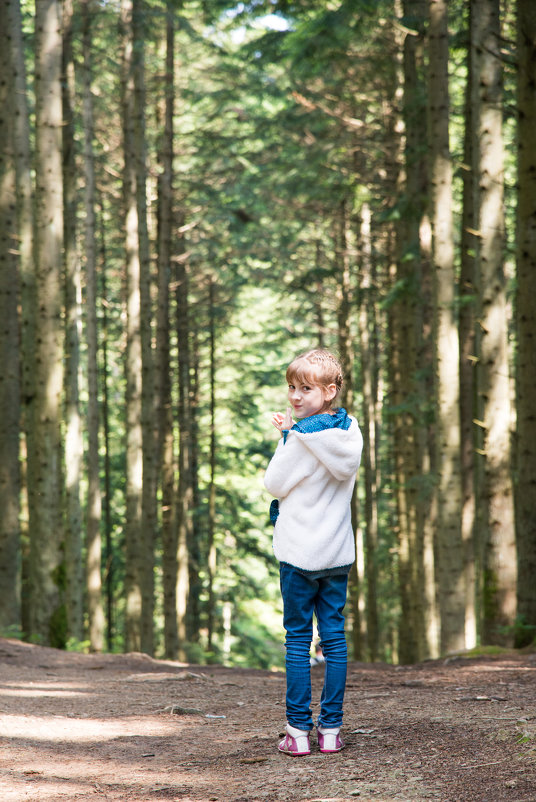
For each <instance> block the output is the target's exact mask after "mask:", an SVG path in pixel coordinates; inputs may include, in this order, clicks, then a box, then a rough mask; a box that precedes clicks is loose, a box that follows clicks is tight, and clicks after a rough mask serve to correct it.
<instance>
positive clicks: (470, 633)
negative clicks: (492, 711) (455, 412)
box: [458, 25, 477, 648]
mask: <svg viewBox="0 0 536 802" xmlns="http://www.w3.org/2000/svg"><path fill="white" fill-rule="evenodd" d="M469 27H470V25H469ZM472 70H473V64H472V57H471V47H470V42H469V39H468V41H467V73H468V77H467V83H466V89H465V114H464V119H465V133H464V157H463V167H462V179H463V209H462V230H461V238H460V239H461V245H460V252H461V253H460V278H459V291H458V295H459V298H460V303H459V307H460V312H459V323H458V330H459V342H460V346H459V347H460V459H461V471H460V476H461V482H462V521H461V535H462V543H463V552H464V557H463V572H464V582H465V643H466V647H467V648H473V647H474V646H475V645H476V643H477V610H476V561H475V559H476V552H475V543H474V535H475V527H476V521H475V516H476V504H475V498H476V481H475V450H476V447H477V442H476V437H475V435H476V432H477V428H476V426H475V424H474V420H475V418H476V404H475V391H476V382H475V359H476V358H475V353H476V352H475V303H476V296H475V251H476V242H475V234H476V225H477V224H476V221H475V180H474V179H475V174H474V170H473V165H474V160H473V155H472V153H473V137H474V134H473V123H472V120H473V112H472V99H471V86H472V79H471V74H472Z"/></svg>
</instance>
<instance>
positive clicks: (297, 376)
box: [286, 348, 343, 394]
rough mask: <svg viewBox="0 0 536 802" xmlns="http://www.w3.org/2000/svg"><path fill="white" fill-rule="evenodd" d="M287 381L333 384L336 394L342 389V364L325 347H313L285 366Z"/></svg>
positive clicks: (321, 385)
mask: <svg viewBox="0 0 536 802" xmlns="http://www.w3.org/2000/svg"><path fill="white" fill-rule="evenodd" d="M286 378H287V382H288V384H292V383H293V382H295V381H296V380H298V381H299V382H301V383H302V384H313V385H320V387H328V385H330V384H334V385H335V387H336V388H337V394H338V393H340V391H341V390H342V385H343V376H342V366H341V363H340V362H339V360H338V359H337V358H336V357H335V356H333V354H332V353H331V352H330V351H326V349H325V348H313V349H311V350H310V351H305V352H304V353H303V354H300V355H299V356H297V357H295V358H294V359H293V360H292V362H291V363H290V365H289V366H288V368H287V377H286Z"/></svg>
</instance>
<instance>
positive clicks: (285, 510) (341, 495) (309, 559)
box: [264, 418, 363, 571]
mask: <svg viewBox="0 0 536 802" xmlns="http://www.w3.org/2000/svg"><path fill="white" fill-rule="evenodd" d="M362 449H363V437H362V435H361V431H360V429H359V426H358V424H357V421H356V420H355V418H351V424H350V428H349V429H347V430H345V429H340V428H333V429H324V430H322V431H319V432H308V433H307V434H304V433H302V432H298V431H296V430H292V429H291V430H290V431H289V432H288V435H287V438H286V442H284V441H283V438H282V439H281V440H280V441H279V443H278V446H277V448H276V451H275V453H274V455H273V457H272V459H271V460H270V463H269V465H268V468H267V470H266V474H265V477H264V484H265V486H266V489H267V490H268V492H269V493H271V494H272V495H273V496H275V497H276V498H278V499H279V515H278V517H277V521H276V524H275V528H274V538H273V547H274V554H275V556H276V557H277V559H278V560H279V561H280V562H286V563H290V565H293V566H295V567H296V568H301V569H302V570H306V571H323V570H325V569H327V568H338V567H340V566H342V565H350V564H351V563H353V562H354V559H355V545H354V533H353V529H352V520H351V511H350V500H351V498H352V491H353V487H354V482H355V478H356V473H357V469H358V468H359V463H360V461H361V451H362Z"/></svg>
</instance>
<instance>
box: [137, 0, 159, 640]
mask: <svg viewBox="0 0 536 802" xmlns="http://www.w3.org/2000/svg"><path fill="white" fill-rule="evenodd" d="M143 11H144V2H143V0H133V4H132V37H133V60H132V66H133V77H134V109H133V110H134V142H133V145H134V169H135V173H136V204H137V218H138V252H139V292H140V344H141V368H142V386H141V415H142V464H143V467H142V509H141V546H142V550H143V564H142V572H141V583H142V587H141V591H142V617H141V649H142V651H143V652H146V653H147V654H153V651H154V633H153V617H154V551H155V545H156V538H157V513H156V487H157V475H158V465H157V436H158V424H157V420H156V405H155V392H154V375H155V367H154V355H153V345H152V343H153V314H152V301H151V284H152V277H151V258H150V246H149V233H148V226H147V156H146V143H145V46H144V38H145V35H146V33H145V26H144V16H143Z"/></svg>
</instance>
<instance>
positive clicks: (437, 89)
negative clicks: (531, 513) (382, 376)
mask: <svg viewBox="0 0 536 802" xmlns="http://www.w3.org/2000/svg"><path fill="white" fill-rule="evenodd" d="M429 14H430V22H429V32H428V36H429V47H428V53H429V78H428V81H429V84H428V98H429V118H430V184H431V190H432V192H431V196H432V213H431V218H432V231H433V238H432V243H433V248H432V252H433V262H434V273H435V282H434V289H435V316H436V323H435V344H436V415H437V437H436V447H437V460H436V463H437V476H438V480H437V510H438V527H437V565H436V575H437V584H438V597H439V612H440V619H441V639H440V647H441V652H442V653H443V654H445V653H447V652H451V651H455V650H457V649H463V648H464V647H465V583H464V575H463V568H462V565H463V552H462V541H461V506H462V504H461V502H462V499H461V481H460V408H459V370H458V369H459V343H458V327H457V320H456V314H455V307H454V285H455V277H454V234H453V225H452V164H451V158H450V146H449V106H450V104H449V87H448V62H449V43H448V25H447V3H446V0H429Z"/></svg>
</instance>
